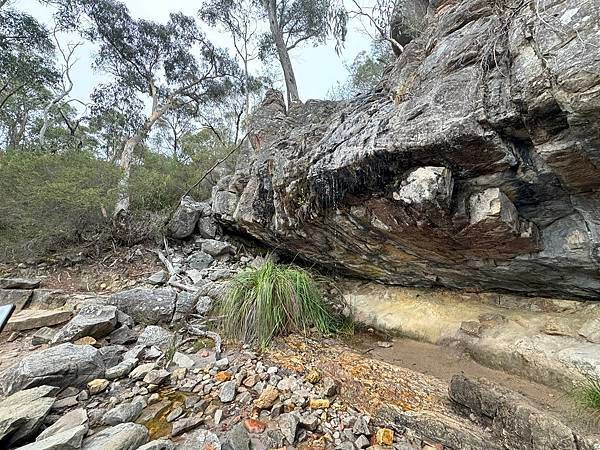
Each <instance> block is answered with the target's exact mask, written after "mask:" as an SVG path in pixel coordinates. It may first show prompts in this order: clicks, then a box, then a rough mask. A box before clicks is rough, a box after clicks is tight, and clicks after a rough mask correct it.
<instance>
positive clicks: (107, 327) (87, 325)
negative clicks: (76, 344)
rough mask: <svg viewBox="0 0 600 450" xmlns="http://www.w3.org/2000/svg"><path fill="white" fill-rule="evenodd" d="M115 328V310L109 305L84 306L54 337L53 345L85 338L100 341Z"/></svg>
mask: <svg viewBox="0 0 600 450" xmlns="http://www.w3.org/2000/svg"><path fill="white" fill-rule="evenodd" d="M116 326H117V308H116V307H114V306H110V305H106V306H105V305H94V304H90V305H86V306H84V307H83V308H81V309H80V310H79V312H78V313H77V314H76V315H75V317H73V319H71V321H70V322H69V323H67V324H66V325H65V326H64V327H63V328H62V329H61V330H60V331H59V332H58V333H57V334H56V336H55V337H54V339H53V343H62V342H73V341H76V340H77V339H79V338H82V337H85V336H91V337H93V338H95V339H100V338H103V337H105V336H107V335H108V334H110V333H111V332H112V331H113V330H114V329H115V327H116Z"/></svg>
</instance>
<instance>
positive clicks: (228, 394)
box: [219, 380, 237, 403]
mask: <svg viewBox="0 0 600 450" xmlns="http://www.w3.org/2000/svg"><path fill="white" fill-rule="evenodd" d="M236 389H237V386H236V382H235V380H231V381H226V382H225V383H223V384H222V385H221V389H219V400H221V401H222V402H223V403H230V402H232V401H233V399H234V398H235V392H236Z"/></svg>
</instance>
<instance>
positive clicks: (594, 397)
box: [573, 378, 600, 414]
mask: <svg viewBox="0 0 600 450" xmlns="http://www.w3.org/2000/svg"><path fill="white" fill-rule="evenodd" d="M573 397H574V399H575V402H576V403H577V405H578V406H580V407H581V408H583V409H586V410H588V411H593V412H595V413H598V414H600V379H597V378H588V379H587V381H586V382H585V383H584V384H583V385H582V386H581V387H579V388H577V389H575V391H574V393H573Z"/></svg>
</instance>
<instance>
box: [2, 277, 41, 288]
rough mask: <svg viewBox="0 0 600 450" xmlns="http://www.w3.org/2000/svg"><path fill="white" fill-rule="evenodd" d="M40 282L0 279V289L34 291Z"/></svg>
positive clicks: (37, 280) (35, 279)
mask: <svg viewBox="0 0 600 450" xmlns="http://www.w3.org/2000/svg"><path fill="white" fill-rule="evenodd" d="M41 282H42V280H41V279H39V278H0V289H35V288H37V287H38V286H39V285H40V283H41Z"/></svg>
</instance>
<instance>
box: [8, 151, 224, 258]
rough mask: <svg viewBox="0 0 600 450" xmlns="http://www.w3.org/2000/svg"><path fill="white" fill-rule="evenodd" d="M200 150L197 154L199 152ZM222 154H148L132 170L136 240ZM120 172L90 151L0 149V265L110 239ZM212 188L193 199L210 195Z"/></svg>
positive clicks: (151, 231)
mask: <svg viewBox="0 0 600 450" xmlns="http://www.w3.org/2000/svg"><path fill="white" fill-rule="evenodd" d="M199 153H200V152H199ZM219 155H220V153H218V152H216V153H212V154H207V155H206V158H202V157H201V155H200V154H199V155H198V160H197V162H195V163H191V164H184V163H182V162H178V161H175V160H173V159H171V158H167V157H165V156H162V155H159V154H156V153H152V152H146V154H145V155H144V157H143V159H142V161H140V164H139V165H136V166H135V167H134V168H133V170H132V175H131V190H132V205H131V206H132V214H133V217H134V220H135V223H134V224H133V229H134V230H135V233H134V234H135V235H134V236H131V242H139V241H140V240H142V239H144V238H145V237H151V236H153V235H155V234H157V233H158V232H160V228H161V226H162V222H163V221H164V217H165V215H166V212H167V211H170V209H171V208H172V207H173V205H175V204H177V202H178V200H179V198H180V196H181V194H182V192H183V191H185V189H186V187H187V186H189V185H190V184H191V182H192V180H194V179H197V178H199V176H200V175H201V174H202V173H203V171H204V167H206V166H208V165H209V164H210V165H212V164H213V161H215V160H216V158H218V157H219ZM119 176H120V171H119V168H118V167H117V166H116V165H115V164H113V163H111V162H109V161H105V160H99V159H97V158H95V156H94V155H92V154H91V153H89V152H84V151H79V152H78V151H73V150H67V151H65V152H63V153H57V154H51V153H45V152H34V151H9V152H6V153H2V152H0V192H2V195H1V196H0V260H11V259H15V258H22V257H31V256H40V255H43V254H46V253H49V252H53V251H56V250H58V249H62V248H64V247H66V246H68V245H72V244H79V243H82V242H87V241H92V240H93V241H97V240H98V239H99V238H100V239H110V238H111V221H110V217H111V216H110V214H111V209H112V207H113V205H114V202H115V199H116V190H117V184H118V180H119ZM209 193H210V186H209V184H208V183H207V184H201V185H200V186H198V187H197V188H196V189H195V190H194V191H193V192H192V195H193V196H194V197H195V198H197V199H203V198H206V197H207V196H208V195H209Z"/></svg>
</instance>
